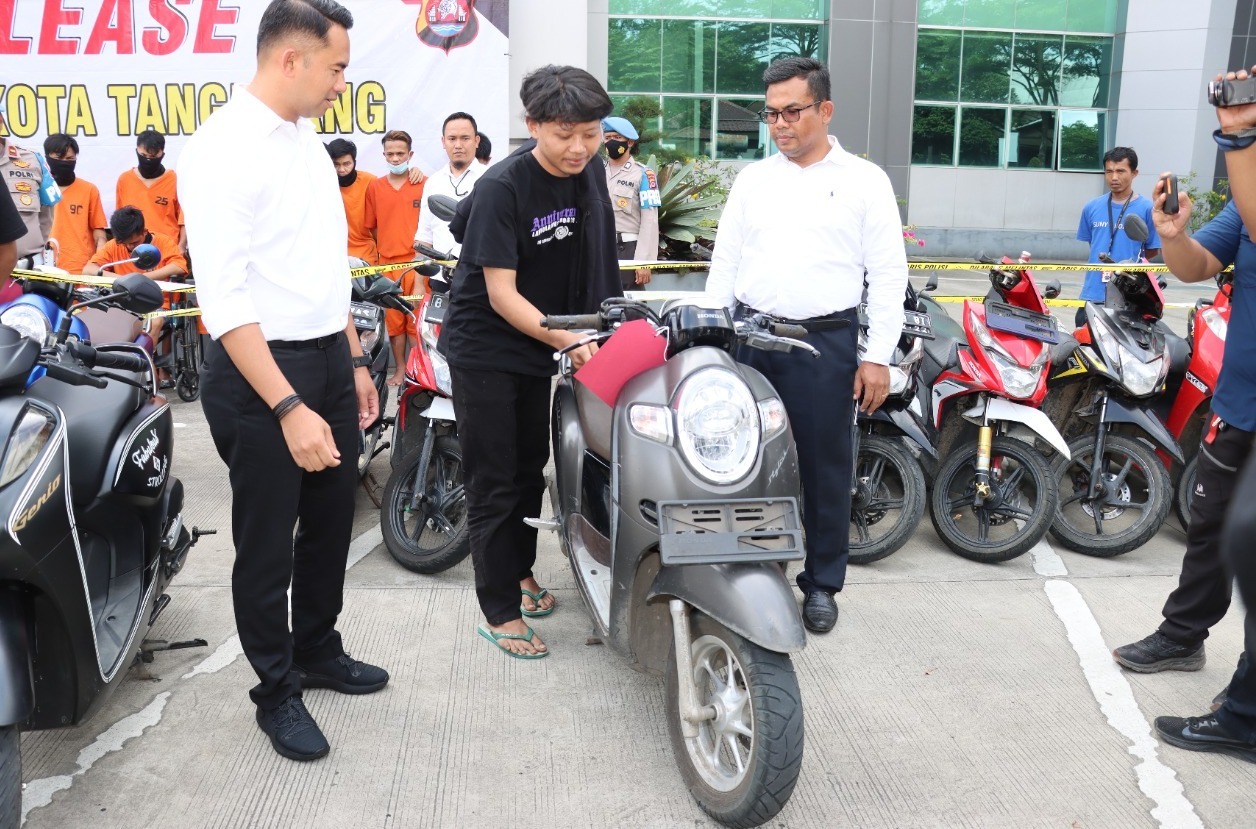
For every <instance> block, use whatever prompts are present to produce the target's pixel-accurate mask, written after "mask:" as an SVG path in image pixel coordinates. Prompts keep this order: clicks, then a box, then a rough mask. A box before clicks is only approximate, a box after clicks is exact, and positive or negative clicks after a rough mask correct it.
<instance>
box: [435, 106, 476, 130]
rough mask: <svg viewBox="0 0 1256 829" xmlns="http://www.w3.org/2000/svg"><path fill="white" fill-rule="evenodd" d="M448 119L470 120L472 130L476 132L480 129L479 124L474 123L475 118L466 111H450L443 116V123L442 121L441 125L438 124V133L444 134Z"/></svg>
mask: <svg viewBox="0 0 1256 829" xmlns="http://www.w3.org/2000/svg"><path fill="white" fill-rule="evenodd" d="M450 121H470V122H471V130H472V131H473V132H477V133H478V132H479V131H480V125H479V124H477V123H475V118H473V117H472V116H471V115H469V114H468V113H466V112H455V113H452V114H451V115H449V116H447V117H446V118H445V123H443V124H441V125H440V134H441V135H444V134H445V127H447V126H449V122H450Z"/></svg>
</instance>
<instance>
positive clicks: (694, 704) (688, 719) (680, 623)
mask: <svg viewBox="0 0 1256 829" xmlns="http://www.w3.org/2000/svg"><path fill="white" fill-rule="evenodd" d="M667 609H668V610H669V611H671V614H672V637H673V641H674V642H675V644H676V673H677V678H678V679H679V680H680V681H679V682H677V683H676V692H677V693H678V694H679V695H680V699H679V700H677V703H678V705H677V707H678V708H679V709H680V733H681V734H683V735H684V736H685V737H687V738H691V739H692V738H694V737H697V736H698V723H700V722H703V721H704V720H713V719H715V717H716V714H717V712H716V710H715V706H714V705H707V706H700V705H698V695H697V693H696V692H695V691H694V687H693V651H692V650H690V648H689V607H688V605H686V604H685V603H684V602H682V601H681V600H680V599H672V600H670V601H669V602H668V603H667Z"/></svg>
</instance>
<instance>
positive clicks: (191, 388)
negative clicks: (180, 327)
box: [175, 323, 201, 403]
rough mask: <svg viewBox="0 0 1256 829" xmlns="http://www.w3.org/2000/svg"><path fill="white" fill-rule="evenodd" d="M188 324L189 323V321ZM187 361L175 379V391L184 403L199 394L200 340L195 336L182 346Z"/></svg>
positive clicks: (194, 398)
mask: <svg viewBox="0 0 1256 829" xmlns="http://www.w3.org/2000/svg"><path fill="white" fill-rule="evenodd" d="M189 324H190V323H189ZM183 359H184V360H186V361H187V365H185V366H184V367H183V368H182V369H181V370H180V371H179V376H178V377H177V378H176V381H175V391H176V392H177V393H178V395H179V399H180V400H182V401H183V402H184V403H195V402H196V401H197V400H198V399H199V398H200V396H201V340H200V337H199V336H198V337H196V338H195V339H194V340H192V341H191V342H190V343H189V344H187V345H186V346H185V347H184V351H183Z"/></svg>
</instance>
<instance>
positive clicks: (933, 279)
mask: <svg viewBox="0 0 1256 829" xmlns="http://www.w3.org/2000/svg"><path fill="white" fill-rule="evenodd" d="M937 289H938V275H937V274H936V273H931V274H929V278H928V279H926V280H925V290H926V291H936V290H937Z"/></svg>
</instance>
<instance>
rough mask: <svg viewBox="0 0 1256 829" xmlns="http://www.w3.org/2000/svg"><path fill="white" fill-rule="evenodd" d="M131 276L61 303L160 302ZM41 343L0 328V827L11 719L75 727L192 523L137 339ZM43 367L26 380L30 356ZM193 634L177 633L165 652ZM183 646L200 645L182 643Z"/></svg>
mask: <svg viewBox="0 0 1256 829" xmlns="http://www.w3.org/2000/svg"><path fill="white" fill-rule="evenodd" d="M161 303H162V293H161V289H160V288H158V287H157V286H156V285H155V284H154V283H153V282H151V281H150V280H149V279H148V278H147V277H144V276H142V275H140V274H135V275H131V276H125V277H122V278H120V279H118V280H117V281H116V282H115V283H114V286H113V290H112V291H111V292H110V293H108V294H106V295H105V296H102V297H99V298H96V299H93V300H89V301H87V302H80V303H78V304H76V305H74V306H72V308H71V309H70V310H71V312H75V311H79V310H82V309H83V308H87V307H91V306H98V307H99V306H113V307H119V308H123V309H126V310H127V311H131V312H134V313H147V312H149V311H152V310H154V309H157V308H160V307H161ZM70 321H71V315H70V314H66V315H65V316H63V317H62V319H61V324H60V325H59V326H58V329H57V332H56V335H55V337H53V338H52V344H51V345H49V346H46V347H42V348H41V346H43V343H41V342H38V341H36V340H34V339H32V338H30V337H26V336H23V335H22V334H20V333H19V332H18V331H16V330H15V329H13V328H10V327H8V326H0V429H3V433H4V434H6V435H8V438H7V440H6V441H5V445H4V453H3V460H0V515H4V516H6V517H5V519H4V528H5V533H4V535H3V537H2V538H0V585H2V586H3V588H4V593H3V596H4V598H3V599H0V683H3V687H2V688H0V825H4V826H17V825H18V823H19V821H20V819H21V788H22V775H21V749H20V742H19V736H18V732H19V729H21V730H34V729H45V728H62V727H65V726H72V725H78V724H79V723H82V722H83V721H84V720H86V719H87V718H88V717H90V716H91V715H92V713H93V712H94V711H96V710H97V709H98V708H99V707H100V705H101V704H102V703H103V701H104V700H105V699H106V698H107V696H108V694H109V693H110V692H112V691H113V689H114V688H116V687H117V685H118V684H119V683H120V682H121V680H122V677H123V676H124V675H125V673H126V669H127V668H128V667H129V666H130V665H131V664H132V663H133V662H134V661H135V659H136V657H137V655H140V654H141V648H142V645H143V643H144V641H145V634H146V633H147V632H148V631H149V630H150V629H151V628H152V626H153V624H154V623H155V622H156V621H157V619H158V617H159V616H160V615H161V612H162V611H163V610H164V609H165V608H166V605H167V604H168V603H169V601H170V598H169V596H167V595H166V592H165V591H166V586H167V585H168V584H169V583H170V580H171V578H173V577H174V575H175V574H176V573H178V572H179V570H180V569H181V568H182V567H183V563H184V559H185V557H186V556H187V552H188V549H189V548H190V547H191V546H192V545H193V544H194V543H195V542H196V539H197V537H198V536H199V535H200V534H201V533H200V532H199V531H198V530H196V529H193V530H192V531H191V532H190V533H189V532H188V530H187V529H186V528H185V527H184V526H183V515H182V512H183V485H182V484H181V483H180V482H179V480H178V479H177V478H175V477H173V476H172V475H171V474H170V471H171V470H170V467H171V461H172V458H173V453H174V428H173V423H172V418H171V415H170V406H169V404H168V403H167V402H166V400H165V398H163V397H161V396H160V395H158V394H156V393H155V391H154V384H155V377H156V371H155V369H154V367H153V362H152V358H151V357H150V356H149V355H148V354H147V353H146V352H145V351H144V350H143V349H142V348H141V347H140V346H138V345H135V344H133V343H119V344H116V345H97V346H96V347H94V348H93V347H91V346H88V345H85V344H83V343H82V342H81V341H78V340H71V339H70ZM36 366H41V367H43V369H44V374H43V376H38V374H36V376H38V379H35V380H33V382H32V381H31V379H30V378H31V377H32V369H34V368H35V367H36ZM188 644H193V643H177V644H176V645H174V646H171V645H165V646H164V648H146V649H145V650H158V649H168V648H169V647H177V646H180V645H188ZM194 644H203V643H202V642H199V641H198V642H196V643H194Z"/></svg>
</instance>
